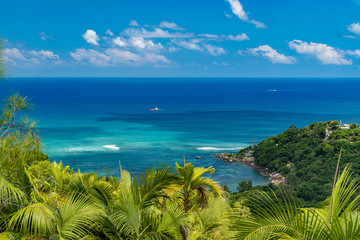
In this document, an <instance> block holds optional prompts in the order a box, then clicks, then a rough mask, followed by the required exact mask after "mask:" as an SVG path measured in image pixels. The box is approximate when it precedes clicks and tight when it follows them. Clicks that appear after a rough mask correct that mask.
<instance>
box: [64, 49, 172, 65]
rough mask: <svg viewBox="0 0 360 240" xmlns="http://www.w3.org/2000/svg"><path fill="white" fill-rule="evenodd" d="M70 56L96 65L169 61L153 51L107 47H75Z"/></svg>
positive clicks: (161, 62) (80, 61)
mask: <svg viewBox="0 0 360 240" xmlns="http://www.w3.org/2000/svg"><path fill="white" fill-rule="evenodd" d="M70 55H71V57H72V58H73V59H74V60H75V61H77V62H79V63H84V64H93V65H97V66H119V65H122V64H127V65H144V64H168V63H171V61H169V60H168V59H167V58H166V57H165V56H163V55H159V54H155V53H144V54H142V55H140V54H136V53H133V52H130V51H127V50H120V49H118V48H108V49H106V50H105V51H104V52H100V51H97V50H94V49H84V48H79V49H76V51H75V52H70Z"/></svg>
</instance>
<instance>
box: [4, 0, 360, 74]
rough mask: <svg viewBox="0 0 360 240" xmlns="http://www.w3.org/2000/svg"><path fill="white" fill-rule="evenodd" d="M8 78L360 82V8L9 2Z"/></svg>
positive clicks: (311, 1) (188, 0)
mask: <svg viewBox="0 0 360 240" xmlns="http://www.w3.org/2000/svg"><path fill="white" fill-rule="evenodd" d="M1 5H2V6H1V8H0V36H1V37H2V39H3V42H4V48H5V50H4V53H5V58H6V62H7V66H8V68H9V75H10V77H358V76H360V0H316V1H315V0H291V1H289V0H273V1H269V0H196V1H195V0H182V1H175V0H152V1H149V0H131V1H130V0H101V1H100V0H86V1H85V0H77V1H74V0H71V1H70V0H61V1H60V0H52V1H49V0H34V1H25V0H21V1H20V0H11V1H3V2H2V4H1Z"/></svg>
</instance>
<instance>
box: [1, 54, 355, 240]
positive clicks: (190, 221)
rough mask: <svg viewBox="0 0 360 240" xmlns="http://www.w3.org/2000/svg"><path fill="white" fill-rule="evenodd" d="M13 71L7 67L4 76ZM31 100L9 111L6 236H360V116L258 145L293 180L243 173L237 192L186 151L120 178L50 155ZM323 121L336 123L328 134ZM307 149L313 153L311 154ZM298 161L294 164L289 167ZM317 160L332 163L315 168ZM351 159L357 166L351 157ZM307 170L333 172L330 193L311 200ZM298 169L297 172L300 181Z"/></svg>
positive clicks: (261, 159)
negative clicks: (359, 159) (264, 181)
mask: <svg viewBox="0 0 360 240" xmlns="http://www.w3.org/2000/svg"><path fill="white" fill-rule="evenodd" d="M0 59H4V57H3V55H2V52H1V51H0ZM0 66H1V62H0ZM4 74H5V69H4V68H1V67H0V77H1V76H4ZM31 107H32V105H31V103H30V101H29V99H28V98H27V97H23V96H21V95H19V94H12V95H10V96H9V97H8V98H6V99H5V102H4V107H3V110H2V111H1V114H0V240H11V239H27V240H40V239H58V240H75V239H76V240H77V239H83V240H85V239H88V240H90V239H108V240H115V239H124V240H125V239H126V240H132V239H133V240H135V239H136V240H140V239H184V240H187V239H189V240H190V239H191V240H195V239H199V240H205V239H334V240H335V239H336V240H337V239H339V240H340V239H360V224H359V223H360V213H359V201H360V196H359V195H358V194H357V192H358V189H359V181H358V178H356V177H357V170H358V166H357V165H356V159H354V158H353V157H352V156H353V155H351V154H354V153H355V152H357V151H358V150H357V148H356V146H358V143H356V142H357V141H358V136H359V135H358V133H359V132H360V129H359V128H358V126H357V125H351V128H350V129H351V131H346V132H344V131H342V129H341V128H340V129H339V127H338V123H336V122H335V123H334V122H328V123H316V124H314V125H310V127H309V128H308V129H305V130H297V129H296V128H294V127H292V128H291V129H290V130H288V131H287V132H285V133H284V134H283V135H279V136H278V137H273V138H270V139H268V140H265V141H263V142H262V143H260V144H259V145H258V146H256V147H255V152H254V156H255V157H256V161H257V164H263V165H266V166H267V167H269V168H271V169H273V170H277V171H280V172H281V173H283V174H287V180H288V182H289V186H284V187H283V188H275V187H274V186H272V185H269V186H261V187H253V186H252V182H251V181H247V182H246V181H243V182H241V183H239V186H238V193H237V194H230V192H229V191H227V190H228V189H227V188H223V187H221V186H220V185H219V183H217V182H215V181H213V180H212V179H211V178H208V177H205V176H204V174H212V173H213V172H214V171H215V169H214V168H213V167H208V168H203V167H195V166H194V165H193V164H191V163H186V161H185V159H184V162H183V164H182V163H181V164H178V163H176V166H175V167H174V168H173V167H171V166H166V165H162V166H154V167H152V168H151V169H149V170H147V171H145V172H143V173H141V174H139V175H138V176H131V175H130V173H129V172H127V171H126V170H124V169H122V167H121V164H120V163H119V166H120V170H119V171H120V175H121V177H120V179H118V178H115V177H111V176H106V177H102V176H99V175H97V174H94V173H82V172H80V170H76V171H75V170H73V169H71V168H70V167H69V166H64V165H63V163H61V162H60V163H57V162H51V161H50V160H49V157H48V156H47V155H45V154H44V153H43V151H42V144H41V139H40V137H39V133H38V131H37V123H36V122H35V121H34V120H32V119H31V117H29V115H28V110H29V109H30V108H31ZM324 128H325V132H326V133H327V131H326V130H327V129H328V128H329V129H331V131H332V135H331V136H330V135H328V136H327V138H328V139H327V140H326V141H325V140H324V137H325V138H326V135H325V136H323V135H322V134H323V130H324ZM329 131H330V130H329ZM344 136H345V137H346V138H347V140H346V142H345V141H344V140H343V139H344ZM318 138H321V141H318V140H319V139H318ZM303 139H306V144H305V143H304V142H305V140H303ZM359 140H360V139H359ZM316 143H318V146H314V145H315V144H316ZM293 144H295V146H293ZM297 144H298V145H297ZM274 146H276V147H274ZM285 146H286V147H288V148H289V151H288V152H287V151H284V150H283V148H285ZM278 149H282V150H281V151H278ZM292 149H293V150H292ZM247 150H249V149H247ZM244 151H246V150H244ZM244 151H241V152H240V153H239V155H241V154H244V153H245V152H244ZM298 151H300V152H298ZM341 151H343V154H342V156H341ZM307 154H309V156H308V157H309V158H310V156H311V157H313V160H314V161H309V160H308V159H307V158H304V159H302V158H303V157H304V156H307ZM349 154H350V155H351V157H350V155H349ZM335 157H337V161H335V162H334V158H335ZM268 159H269V160H268ZM289 161H290V162H291V164H293V165H290V166H291V169H287V168H284V164H286V165H287V164H289ZM302 161H305V162H302ZM316 161H321V163H322V164H323V165H324V166H323V168H324V169H321V171H320V169H318V172H313V171H311V170H310V168H313V167H314V166H316V165H312V164H313V162H316ZM350 162H351V163H353V167H351V166H350V165H347V164H345V163H350ZM317 164H320V163H317ZM333 165H334V166H333ZM303 166H305V167H306V169H307V170H302V169H303ZM306 171H310V172H312V175H313V176H312V178H311V179H312V180H314V181H315V180H316V179H317V178H316V177H318V178H324V179H326V181H324V184H323V185H320V183H321V181H320V182H318V183H319V187H324V188H325V189H326V190H325V191H324V193H323V195H322V196H325V198H324V201H322V202H321V203H320V204H318V205H317V206H312V207H308V208H306V207H304V206H303V204H302V201H301V199H300V198H298V197H297V195H296V194H294V191H295V190H294V189H295V188H296V186H297V185H296V184H295V183H296V181H298V183H299V185H301V184H302V183H303V182H302V181H305V182H306V179H307V178H302V176H308V175H309V173H307V172H306ZM332 171H333V172H332ZM340 172H341V173H340ZM315 173H316V176H314V174H315ZM325 173H326V174H329V175H326V176H323V175H322V174H325ZM330 173H331V174H330ZM290 174H292V175H295V177H296V178H298V180H297V179H295V180H296V181H295V180H294V181H293V182H291V177H290V176H291V175H290ZM334 174H335V177H331V176H334ZM309 176H311V174H310V175H309ZM329 179H330V180H332V182H329ZM254 189H255V190H254ZM297 191H298V190H297ZM326 194H328V195H326ZM298 196H303V195H301V194H300V195H298ZM302 198H304V197H302Z"/></svg>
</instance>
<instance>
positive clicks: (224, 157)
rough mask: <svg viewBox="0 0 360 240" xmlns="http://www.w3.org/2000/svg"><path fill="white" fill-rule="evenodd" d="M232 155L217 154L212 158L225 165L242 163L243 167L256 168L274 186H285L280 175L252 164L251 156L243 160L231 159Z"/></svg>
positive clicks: (283, 179)
mask: <svg viewBox="0 0 360 240" xmlns="http://www.w3.org/2000/svg"><path fill="white" fill-rule="evenodd" d="M231 155H232V154H230V153H219V154H214V157H217V158H220V159H221V160H223V161H224V162H227V163H235V162H238V163H242V164H245V165H248V166H250V167H253V168H256V169H260V170H261V173H262V174H263V175H264V176H267V177H269V179H270V181H271V183H273V184H275V185H284V184H286V180H285V177H283V176H282V175H281V174H280V173H277V172H272V171H271V170H270V169H268V168H266V167H261V166H257V165H255V163H254V160H255V158H254V157H252V156H251V155H249V156H246V157H243V158H234V157H231Z"/></svg>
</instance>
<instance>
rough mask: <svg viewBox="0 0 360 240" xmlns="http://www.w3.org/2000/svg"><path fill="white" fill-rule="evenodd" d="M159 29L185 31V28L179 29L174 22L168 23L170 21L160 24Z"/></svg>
mask: <svg viewBox="0 0 360 240" xmlns="http://www.w3.org/2000/svg"><path fill="white" fill-rule="evenodd" d="M159 27H161V28H168V29H173V30H180V31H182V30H184V28H182V27H179V26H178V25H177V24H176V23H174V22H168V21H162V22H161V23H160V24H159Z"/></svg>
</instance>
